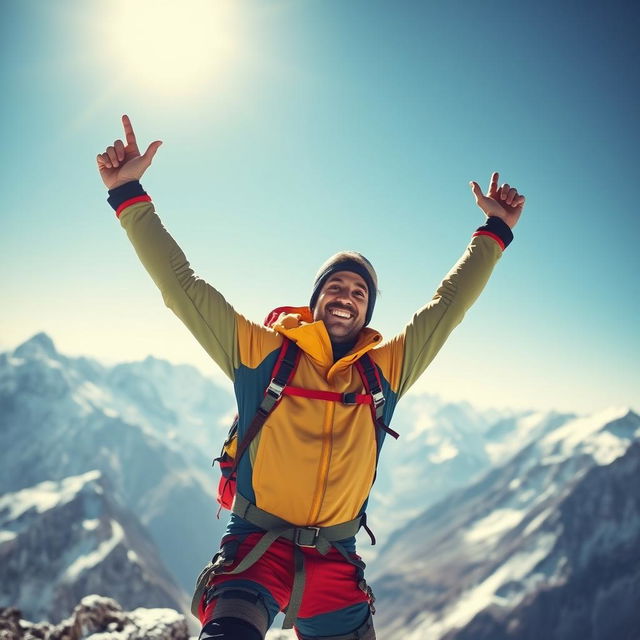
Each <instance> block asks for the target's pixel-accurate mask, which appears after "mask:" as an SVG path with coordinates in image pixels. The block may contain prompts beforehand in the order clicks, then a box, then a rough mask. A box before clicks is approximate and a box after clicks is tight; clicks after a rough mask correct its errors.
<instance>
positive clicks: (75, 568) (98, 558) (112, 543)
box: [61, 520, 124, 582]
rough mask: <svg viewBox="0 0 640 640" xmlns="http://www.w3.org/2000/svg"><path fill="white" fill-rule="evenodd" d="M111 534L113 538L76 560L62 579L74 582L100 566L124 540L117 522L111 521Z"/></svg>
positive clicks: (122, 532)
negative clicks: (87, 571) (84, 573)
mask: <svg viewBox="0 0 640 640" xmlns="http://www.w3.org/2000/svg"><path fill="white" fill-rule="evenodd" d="M111 534H112V535H111V537H110V538H109V539H108V540H105V541H104V542H101V543H100V544H99V545H98V548H97V549H95V550H94V551H92V552H91V553H86V554H84V555H82V556H79V557H78V558H76V559H75V560H74V561H73V562H72V563H71V564H70V565H69V566H68V567H67V569H66V570H65V572H64V573H63V574H62V578H61V579H62V580H69V581H71V582H73V581H74V580H76V579H77V578H78V576H79V575H80V574H81V573H83V572H84V571H86V570H87V569H91V568H92V567H95V566H96V565H98V564H100V563H101V562H102V561H103V560H104V559H105V558H106V557H107V556H108V555H109V554H110V553H111V552H112V551H113V550H114V549H115V548H116V546H117V545H118V544H120V542H122V541H123V540H124V531H123V529H122V527H121V526H120V524H119V523H118V522H116V521H115V520H111Z"/></svg>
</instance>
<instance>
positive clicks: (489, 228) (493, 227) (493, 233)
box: [472, 216, 513, 251]
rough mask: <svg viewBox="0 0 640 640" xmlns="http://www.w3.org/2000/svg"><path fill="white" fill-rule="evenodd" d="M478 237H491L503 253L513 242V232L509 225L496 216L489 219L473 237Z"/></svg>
mask: <svg viewBox="0 0 640 640" xmlns="http://www.w3.org/2000/svg"><path fill="white" fill-rule="evenodd" d="M476 236H489V237H491V238H493V239H494V240H495V241H496V242H497V243H498V244H499V245H500V248H501V249H502V250H503V251H504V250H505V249H506V248H507V247H508V246H509V245H510V244H511V241H512V240H513V232H512V231H511V228H510V227H509V225H508V224H507V223H506V222H505V221H504V220H501V219H500V218H497V217H496V216H491V217H489V218H487V221H486V222H485V223H484V224H483V225H482V226H481V227H478V229H477V230H476V232H475V233H474V234H473V236H472V237H474V238H475V237H476Z"/></svg>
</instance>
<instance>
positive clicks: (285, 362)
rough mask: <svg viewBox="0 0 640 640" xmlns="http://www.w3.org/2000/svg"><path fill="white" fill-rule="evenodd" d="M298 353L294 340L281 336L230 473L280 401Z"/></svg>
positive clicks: (296, 361)
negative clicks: (263, 387)
mask: <svg viewBox="0 0 640 640" xmlns="http://www.w3.org/2000/svg"><path fill="white" fill-rule="evenodd" d="M300 353H301V352H300V348H299V347H298V345H297V344H296V343H295V342H292V341H291V340H289V339H288V338H283V342H282V346H281V347H280V353H279V355H278V359H277V360H276V364H275V366H274V367H273V372H272V374H271V376H272V378H271V382H270V383H269V385H268V386H267V388H266V389H265V392H264V398H263V399H262V402H261V403H260V406H259V407H258V411H257V413H256V415H255V416H254V418H253V420H252V421H251V424H250V425H249V428H248V429H247V432H246V433H245V434H244V438H243V439H242V442H240V443H239V444H238V449H237V451H236V457H235V461H234V464H233V469H232V473H233V472H234V471H236V469H237V468H238V464H239V462H240V459H241V458H242V456H243V455H244V453H245V451H246V450H247V449H248V447H249V445H250V444H251V442H252V441H253V439H254V438H255V437H256V436H257V435H258V433H259V432H260V429H262V426H263V425H264V423H265V422H266V420H267V418H268V417H269V414H270V413H271V412H272V411H273V410H274V409H275V408H276V406H277V405H278V403H279V402H280V399H281V398H282V392H283V391H284V389H285V387H286V386H287V385H288V384H289V382H291V380H292V378H293V374H294V373H295V371H296V368H297V366H298V362H299V361H300Z"/></svg>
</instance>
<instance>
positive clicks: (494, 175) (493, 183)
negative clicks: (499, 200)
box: [489, 171, 500, 196]
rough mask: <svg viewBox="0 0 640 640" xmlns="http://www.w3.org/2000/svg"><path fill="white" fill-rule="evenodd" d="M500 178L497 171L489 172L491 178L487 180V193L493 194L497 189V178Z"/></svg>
mask: <svg viewBox="0 0 640 640" xmlns="http://www.w3.org/2000/svg"><path fill="white" fill-rule="evenodd" d="M499 178H500V174H499V173H498V172H497V171H494V172H493V173H492V174H491V180H490V181H489V195H490V196H494V195H495V194H496V193H497V191H498V179H499Z"/></svg>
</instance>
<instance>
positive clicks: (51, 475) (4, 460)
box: [0, 334, 232, 590]
mask: <svg viewBox="0 0 640 640" xmlns="http://www.w3.org/2000/svg"><path fill="white" fill-rule="evenodd" d="M170 366H171V365H168V367H170ZM129 369H130V371H129V375H127V371H128V370H129ZM158 370H160V373H159V376H160V382H158V383H157V384H156V380H155V378H154V375H155V374H156V373H158ZM194 372H195V370H191V369H190V368H188V367H187V368H184V369H180V371H178V372H177V373H176V377H175V380H174V384H173V385H170V384H168V383H167V382H166V378H167V374H166V367H164V365H163V364H161V363H158V362H157V361H154V360H147V361H145V362H144V363H140V364H139V365H122V366H121V367H119V368H116V370H112V369H108V368H105V367H102V366H101V365H99V364H98V363H96V362H93V361H91V360H88V359H87V358H67V357H65V356H63V355H61V354H60V353H58V352H57V351H56V349H55V346H54V345H53V342H52V341H51V339H50V338H49V337H48V336H46V335H45V334H38V335H36V336H34V337H33V338H32V339H31V340H29V341H27V342H26V343H24V344H23V345H21V346H19V347H18V348H17V349H15V351H13V352H12V353H5V354H2V355H0V490H1V491H2V492H6V491H18V490H20V489H23V488H26V487H30V486H33V485H35V484H37V483H39V482H43V481H46V480H62V479H63V478H66V477H68V476H72V475H78V474H82V473H85V472H87V471H90V470H93V469H98V470H100V471H101V472H102V473H103V474H104V475H105V476H106V477H107V478H109V480H110V484H111V486H112V487H113V490H114V492H115V496H116V497H117V499H118V500H120V501H121V502H122V503H123V504H125V505H126V506H127V507H128V508H129V509H131V510H132V511H134V512H135V513H136V514H137V515H138V517H139V518H140V520H141V521H142V522H143V524H145V525H146V526H147V528H148V530H149V531H150V532H151V535H152V537H153V538H154V540H155V542H156V543H157V545H158V547H159V548H160V551H161V554H162V557H163V558H165V560H166V563H167V565H168V567H169V568H170V570H171V572H172V573H173V575H175V576H176V577H177V578H178V580H179V582H180V583H181V584H182V585H183V586H184V588H185V589H187V590H188V589H191V588H192V585H193V579H194V576H195V575H197V574H198V572H199V570H200V569H201V567H202V565H204V563H205V562H206V561H207V560H208V559H209V558H210V557H211V555H212V553H213V552H214V551H215V549H216V548H217V545H218V541H219V538H220V535H221V533H222V531H223V529H224V521H223V520H217V519H216V517H215V514H216V504H215V492H214V489H215V487H214V476H213V474H212V471H211V468H210V460H211V457H212V456H213V453H215V452H217V451H218V449H219V446H220V444H219V443H220V441H221V440H222V438H223V434H224V428H223V427H222V426H221V425H219V424H218V423H219V422H220V420H221V418H222V416H224V415H225V414H228V413H229V411H230V408H231V406H232V398H231V396H230V395H229V394H228V393H226V392H224V391H222V390H221V389H219V388H216V387H215V385H213V383H211V382H210V381H207V380H205V379H204V378H202V377H201V376H200V379H199V381H198V383H197V384H196V383H195V382H194V375H195V376H198V375H199V374H197V372H195V374H194ZM163 381H164V382H163ZM183 386H190V390H189V391H188V392H187V391H181V390H180V389H181V388H182V387H183ZM123 389H127V390H128V391H127V393H124V392H123ZM187 396H189V397H190V399H191V400H193V401H194V402H195V406H192V405H186V404H185V405H182V400H183V399H184V398H185V397H187ZM196 399H199V400H197V401H196ZM209 400H210V401H211V402H212V403H214V404H210V402H209ZM197 430H200V431H201V434H200V435H199V436H198V437H195V436H193V437H192V436H189V437H188V436H187V435H186V433H191V434H193V432H194V431H197ZM177 434H181V435H180V436H178V435H177ZM189 438H191V439H189ZM185 440H189V444H187V443H186V442H185ZM213 443H215V447H214V444H213ZM203 448H204V449H205V450H203Z"/></svg>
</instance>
